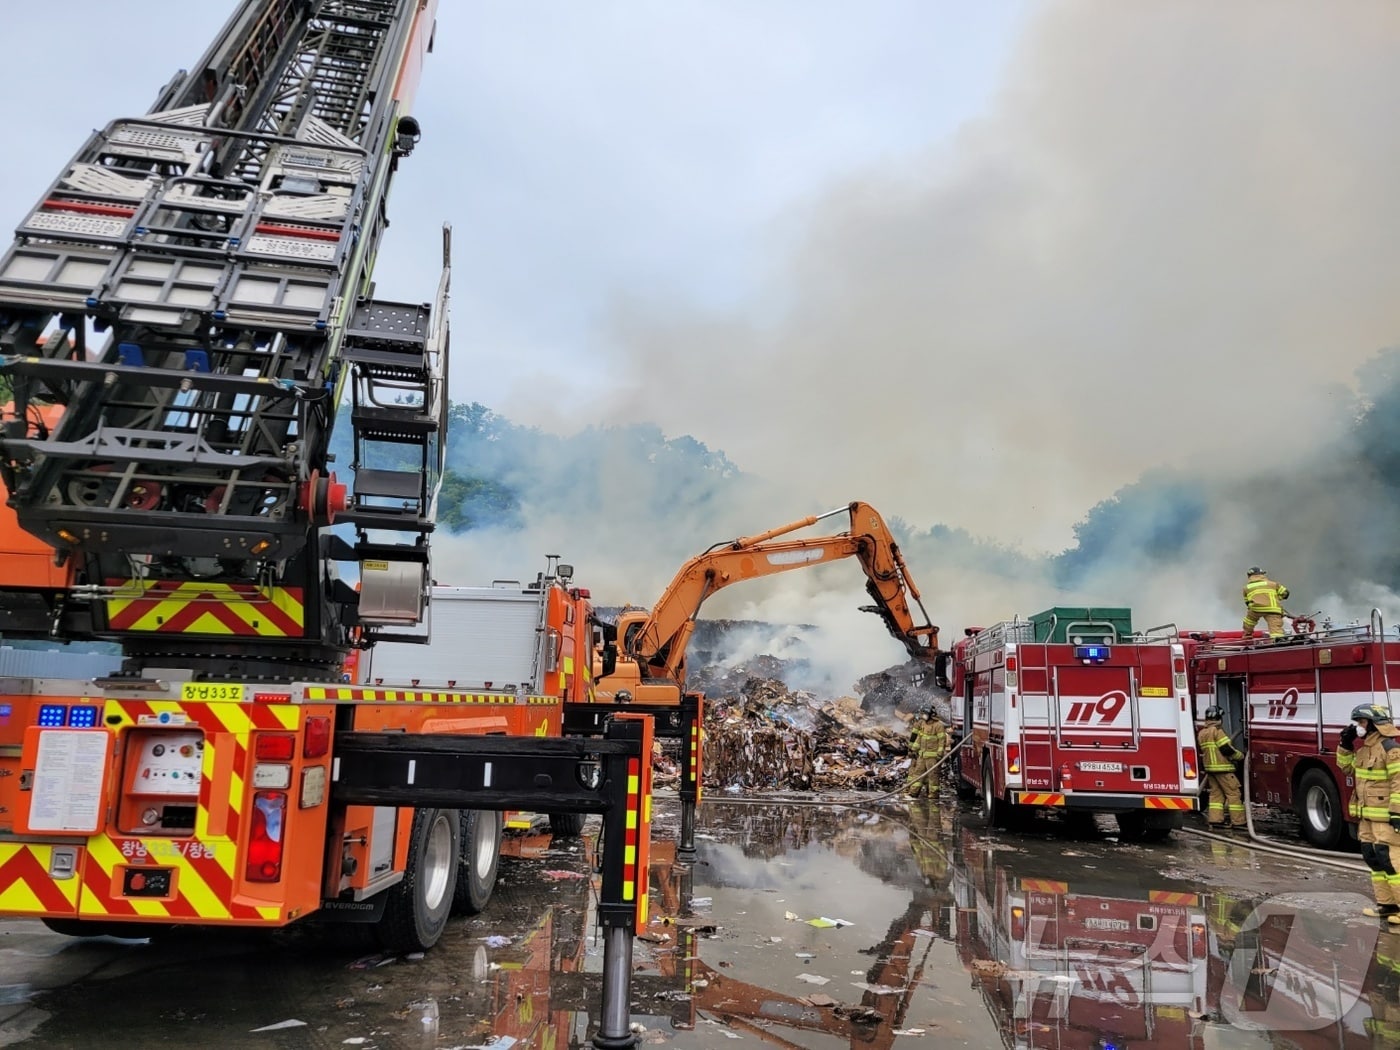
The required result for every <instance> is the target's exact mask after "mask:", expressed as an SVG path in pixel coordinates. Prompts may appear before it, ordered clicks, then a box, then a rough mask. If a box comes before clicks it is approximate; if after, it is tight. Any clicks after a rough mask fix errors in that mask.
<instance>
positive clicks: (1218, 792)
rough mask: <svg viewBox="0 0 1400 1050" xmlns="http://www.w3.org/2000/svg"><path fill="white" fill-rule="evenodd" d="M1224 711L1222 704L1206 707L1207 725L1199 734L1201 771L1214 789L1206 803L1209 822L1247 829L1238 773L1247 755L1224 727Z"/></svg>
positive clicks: (1212, 825) (1207, 821) (1213, 825)
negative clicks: (1237, 768)
mask: <svg viewBox="0 0 1400 1050" xmlns="http://www.w3.org/2000/svg"><path fill="white" fill-rule="evenodd" d="M1224 714H1225V713H1224V712H1223V711H1221V710H1220V708H1218V707H1208V708H1206V721H1205V725H1203V726H1201V728H1200V730H1199V731H1198V732H1197V733H1196V748H1197V749H1198V750H1199V751H1200V752H1201V772H1203V773H1204V774H1205V775H1206V788H1207V790H1208V791H1209V792H1210V799H1209V801H1208V802H1207V804H1206V823H1207V824H1209V825H1210V826H1211V827H1226V828H1229V829H1231V830H1247V828H1248V822H1247V821H1246V820H1245V815H1244V795H1243V793H1242V792H1241V791H1240V778H1239V777H1237V776H1235V762H1236V760H1237V759H1242V758H1244V752H1242V751H1241V750H1240V749H1239V748H1237V747H1236V746H1235V745H1234V743H1233V742H1232V741H1231V740H1230V737H1229V735H1228V734H1227V733H1226V732H1225V730H1224V729H1222V728H1220V720H1221V719H1222V718H1223V717H1224Z"/></svg>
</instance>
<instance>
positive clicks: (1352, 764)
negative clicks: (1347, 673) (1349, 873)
mask: <svg viewBox="0 0 1400 1050" xmlns="http://www.w3.org/2000/svg"><path fill="white" fill-rule="evenodd" d="M1351 720H1352V722H1353V723H1354V724H1352V725H1349V726H1347V727H1346V728H1345V729H1343V730H1342V735H1341V739H1340V740H1339V741H1338V743H1337V765H1338V766H1339V767H1340V768H1341V769H1342V771H1343V772H1350V773H1352V774H1353V775H1354V776H1355V778H1356V787H1355V789H1353V791H1352V793H1351V815H1352V816H1353V817H1359V818H1360V820H1361V825H1360V834H1359V836H1358V837H1359V838H1360V839H1361V859H1362V860H1364V861H1365V862H1366V866H1367V867H1368V868H1370V869H1371V888H1372V889H1373V890H1374V891H1375V894H1376V906H1375V907H1374V908H1367V909H1365V913H1366V914H1367V915H1371V916H1377V917H1380V918H1382V919H1385V920H1386V921H1387V922H1389V923H1390V924H1391V925H1394V926H1400V874H1397V873H1396V870H1395V862H1396V861H1397V860H1400V739H1396V738H1397V737H1400V730H1398V729H1396V728H1395V725H1394V723H1393V722H1391V720H1390V712H1389V711H1388V710H1386V709H1385V708H1384V707H1377V706H1375V705H1374V704H1361V705H1360V706H1358V707H1355V708H1353V709H1352V712H1351Z"/></svg>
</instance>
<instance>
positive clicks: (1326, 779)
mask: <svg viewBox="0 0 1400 1050" xmlns="http://www.w3.org/2000/svg"><path fill="white" fill-rule="evenodd" d="M1299 628H1301V630H1299ZM1309 628H1311V629H1309ZM1295 631H1297V633H1295V634H1291V635H1286V636H1285V637H1284V638H1282V639H1280V640H1278V641H1271V640H1269V639H1266V638H1262V637H1259V638H1246V637H1244V636H1243V634H1242V632H1240V631H1183V632H1181V635H1180V637H1181V643H1182V645H1183V646H1184V648H1185V651H1186V653H1187V657H1188V660H1189V662H1190V680H1191V689H1192V694H1193V696H1194V697H1195V706H1196V713H1197V714H1198V715H1199V714H1200V713H1202V712H1204V710H1205V709H1206V708H1207V707H1211V706H1219V707H1220V709H1221V711H1222V712H1223V714H1224V719H1223V721H1222V726H1223V728H1224V729H1225V731H1226V732H1227V733H1229V734H1230V735H1231V736H1232V737H1234V738H1235V739H1236V741H1238V742H1239V745H1240V747H1241V749H1242V750H1245V751H1247V753H1248V755H1249V767H1248V771H1249V775H1248V778H1247V781H1248V783H1247V789H1248V797H1249V799H1250V801H1251V802H1253V803H1255V804H1261V805H1266V806H1273V807H1277V808H1281V809H1291V810H1293V811H1295V812H1296V813H1297V814H1298V817H1299V818H1300V829H1301V833H1302V836H1303V838H1305V839H1306V840H1307V841H1309V842H1311V843H1313V844H1314V845H1316V846H1321V847H1323V848H1328V849H1330V848H1333V847H1336V846H1338V845H1341V844H1343V843H1344V842H1346V841H1347V840H1348V839H1349V838H1354V837H1355V835H1356V822H1355V820H1354V819H1352V818H1350V817H1348V815H1347V803H1348V801H1349V799H1350V797H1351V790H1352V778H1351V777H1350V776H1349V775H1347V774H1345V773H1343V772H1342V771H1341V770H1340V769H1339V768H1338V766H1337V737H1338V735H1339V734H1340V733H1341V731H1342V728H1343V727H1344V726H1346V725H1347V724H1349V723H1350V721H1351V712H1352V709H1353V708H1355V707H1357V706H1358V705H1360V704H1376V705H1378V706H1380V707H1385V708H1389V707H1390V679H1391V678H1392V677H1394V678H1396V680H1397V682H1400V641H1396V640H1391V641H1387V640H1385V630H1384V624H1383V623H1382V622H1381V616H1380V613H1379V612H1378V611H1373V612H1372V614H1371V617H1370V620H1369V622H1368V623H1366V624H1356V625H1351V626H1346V627H1333V626H1323V627H1321V628H1317V627H1316V625H1313V624H1309V623H1306V622H1303V623H1299V622H1298V621H1295ZM1392 638H1394V635H1393V633H1392ZM1392 668H1394V671H1393V672H1392V670H1391V669H1392Z"/></svg>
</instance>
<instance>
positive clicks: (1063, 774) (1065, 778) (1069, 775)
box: [1060, 762, 1074, 791]
mask: <svg viewBox="0 0 1400 1050" xmlns="http://www.w3.org/2000/svg"><path fill="white" fill-rule="evenodd" d="M1073 788H1074V772H1073V770H1071V769H1070V768H1069V763H1068V762H1066V763H1065V764H1064V765H1062V766H1061V767H1060V790H1061V791H1070V790H1072V789H1073Z"/></svg>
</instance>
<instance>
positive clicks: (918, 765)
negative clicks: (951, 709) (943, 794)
mask: <svg viewBox="0 0 1400 1050" xmlns="http://www.w3.org/2000/svg"><path fill="white" fill-rule="evenodd" d="M909 750H910V751H911V752H913V755H914V765H913V768H911V769H910V770H909V792H908V793H909V797H910V798H922V797H924V796H925V795H927V796H928V797H929V798H930V799H932V800H933V801H934V802H937V801H938V771H937V766H938V763H939V762H940V761H942V759H943V756H944V755H945V754H947V753H948V729H947V727H946V726H944V725H943V719H941V718H939V717H938V712H937V711H935V710H934V709H933V708H932V707H928V708H925V709H924V717H923V720H922V721H920V722H916V723H915V724H914V728H913V729H912V730H910V733H909Z"/></svg>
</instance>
